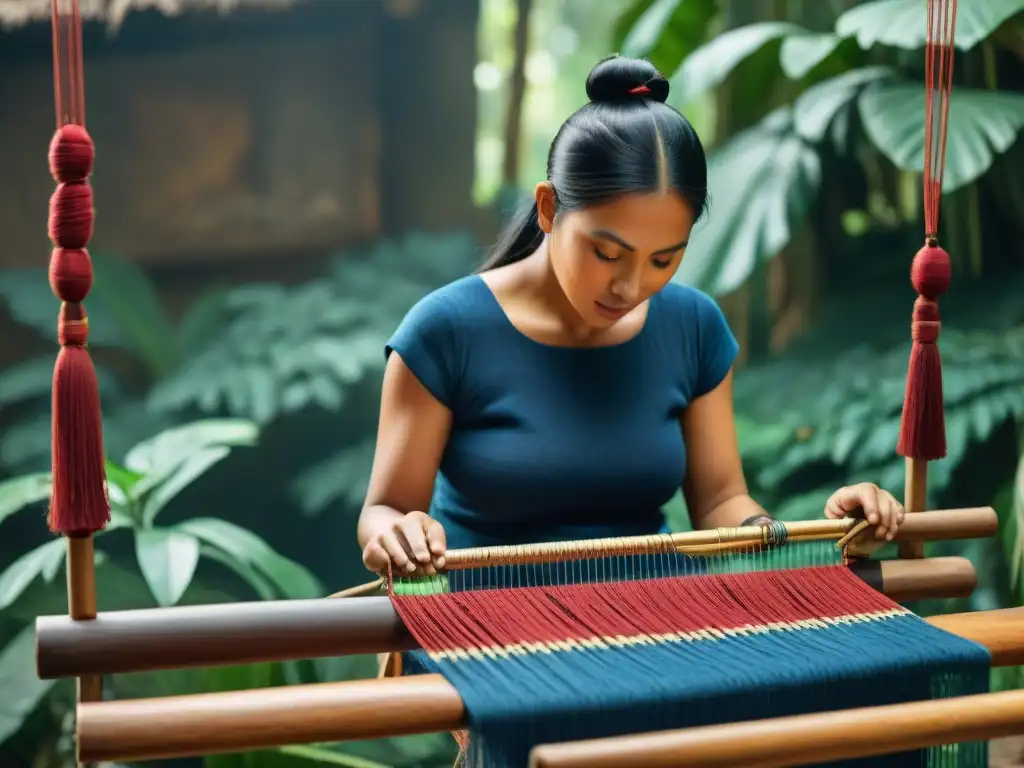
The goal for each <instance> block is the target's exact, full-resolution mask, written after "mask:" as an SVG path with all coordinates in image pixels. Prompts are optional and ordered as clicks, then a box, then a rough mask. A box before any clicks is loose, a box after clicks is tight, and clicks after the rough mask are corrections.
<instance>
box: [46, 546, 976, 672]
mask: <svg viewBox="0 0 1024 768" xmlns="http://www.w3.org/2000/svg"><path fill="white" fill-rule="evenodd" d="M851 567H852V570H853V571H854V573H856V574H857V575H858V576H859V577H860V578H861V579H863V580H864V581H865V582H867V583H868V584H869V585H870V586H871V587H872V588H874V589H876V590H879V591H881V592H884V593H885V594H886V595H888V596H889V597H891V598H892V599H893V600H897V601H908V600H919V599H925V598H933V597H963V596H966V595H969V594H971V592H972V591H973V589H974V586H975V583H976V581H977V577H976V575H975V572H974V566H972V565H971V563H970V562H969V561H968V560H966V559H964V558H957V557H943V558H928V559H925V560H915V561H899V560H889V561H871V560H866V561H861V562H857V563H855V564H853V565H852V566H851ZM414 647H415V640H413V638H412V636H411V635H410V634H409V633H408V632H407V631H406V629H405V625H404V624H402V621H401V619H400V618H399V617H398V614H397V613H396V612H395V609H394V606H393V605H392V604H391V600H390V599H389V598H387V597H359V598H351V599H345V600H281V601H266V602H253V603H232V604H227V605H201V606H180V607H176V608H150V609H144V610H132V611H115V612H108V613H101V614H100V615H99V616H98V617H97V618H96V619H93V620H92V621H89V622H76V621H72V620H71V619H69V618H68V617H66V616H43V617H40V618H39V619H37V620H36V668H37V672H38V675H39V677H40V678H42V679H44V680H51V679H54V678H60V677H70V676H77V675H84V674H101V673H102V674H118V673H123V672H147V671H153V670H159V669H184V668H190V667H213V666H221V665H232V664H257V663H265V662H271V661H288V660H294V659H312V658H321V657H329V656H342V655H349V654H358V653H384V652H388V651H404V650H409V649H411V648H414Z"/></svg>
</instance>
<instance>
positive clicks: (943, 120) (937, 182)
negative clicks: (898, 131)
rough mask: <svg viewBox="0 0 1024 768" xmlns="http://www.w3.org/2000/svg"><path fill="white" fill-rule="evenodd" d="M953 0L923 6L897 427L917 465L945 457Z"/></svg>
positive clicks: (902, 446)
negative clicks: (919, 145)
mask: <svg viewBox="0 0 1024 768" xmlns="http://www.w3.org/2000/svg"><path fill="white" fill-rule="evenodd" d="M956 11H957V0H928V32H927V42H926V44H925V88H926V92H925V130H924V144H925V146H924V153H925V165H924V190H923V198H924V221H925V244H924V246H923V247H922V248H921V250H919V251H918V252H917V255H915V256H914V261H913V264H912V265H911V268H910V281H911V283H912V284H913V286H914V290H915V291H917V294H918V296H917V300H916V301H915V302H914V314H913V319H912V322H911V335H912V338H913V345H912V347H911V352H910V364H909V366H908V370H907V388H906V396H905V398H904V402H903V419H902V423H901V425H900V437H899V444H898V446H897V448H896V450H897V452H898V453H899V454H900V455H901V456H905V457H907V458H909V459H915V460H918V461H931V460H934V459H941V458H943V457H944V456H945V455H946V424H945V416H944V413H943V404H942V361H941V358H940V356H939V348H938V345H937V342H938V339H939V329H940V328H941V325H942V323H941V318H940V315H939V305H938V298H939V296H941V295H942V294H943V293H945V292H946V290H947V289H948V288H949V283H950V279H951V277H952V268H951V265H950V259H949V254H948V253H946V251H945V250H944V249H943V248H941V247H940V246H939V239H938V238H939V204H940V202H941V200H942V179H943V174H944V171H945V166H946V130H947V126H948V118H949V102H950V97H951V95H952V90H953V59H954V51H955V49H954V47H953V40H954V37H955V32H956Z"/></svg>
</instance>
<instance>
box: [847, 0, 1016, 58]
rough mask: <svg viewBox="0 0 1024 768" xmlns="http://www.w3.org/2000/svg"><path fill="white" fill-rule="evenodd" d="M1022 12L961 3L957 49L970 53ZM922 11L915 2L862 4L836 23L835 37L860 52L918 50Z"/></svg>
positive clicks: (1008, 4) (994, 4)
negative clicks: (880, 47)
mask: <svg viewBox="0 0 1024 768" xmlns="http://www.w3.org/2000/svg"><path fill="white" fill-rule="evenodd" d="M1021 12H1024V0H985V2H983V3H960V4H959V5H958V7H957V18H956V47H957V48H959V49H960V50H961V51H969V50H971V49H972V48H974V47H975V46H976V45H978V44H979V43H981V42H983V41H984V40H985V39H986V38H987V37H989V35H991V34H993V33H994V32H995V31H996V30H997V29H998V28H999V27H1000V25H1002V24H1003V23H1004V22H1006V21H1007V20H1008V19H1010V18H1012V17H1013V16H1016V15H1017V14H1018V13H1021ZM924 14H925V8H924V7H923V6H922V4H921V3H920V2H918V0H874V2H867V3H861V4H860V5H857V6H855V7H853V8H851V9H850V10H848V11H847V12H846V13H844V14H843V15H842V16H840V17H839V20H838V21H837V22H836V37H837V38H845V37H854V38H856V40H857V43H858V44H859V45H860V47H861V48H865V49H867V48H871V47H873V46H875V45H887V46H892V47H894V48H904V49H907V50H917V49H918V48H921V47H922V46H923V45H924V44H925V34H926V30H927V25H926V23H925V17H924Z"/></svg>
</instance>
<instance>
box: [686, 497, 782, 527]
mask: <svg viewBox="0 0 1024 768" xmlns="http://www.w3.org/2000/svg"><path fill="white" fill-rule="evenodd" d="M757 515H766V516H767V515H768V513H767V512H766V511H765V510H764V508H763V507H762V506H761V505H760V504H758V503H757V502H756V501H754V500H753V499H752V498H750V496H749V495H747V494H745V493H743V494H738V495H736V496H733V497H731V498H729V499H726V500H725V501H723V502H722V503H721V504H719V505H718V506H716V507H713V508H712V509H711V510H710V511H709V512H708V513H707V514H706V515H704V516H702V517H701V518H700V519H699V520H694V527H696V528H701V529H707V528H736V527H738V526H740V525H742V524H743V522H744V521H745V520H748V519H749V518H751V517H754V516H757Z"/></svg>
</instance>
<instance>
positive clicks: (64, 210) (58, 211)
mask: <svg viewBox="0 0 1024 768" xmlns="http://www.w3.org/2000/svg"><path fill="white" fill-rule="evenodd" d="M92 224H93V208H92V187H90V186H89V182H88V181H68V182H64V183H63V184H60V185H58V186H57V189H56V191H55V192H54V193H53V195H52V196H51V197H50V220H49V222H48V226H47V230H48V233H49V235H50V240H51V241H52V242H53V243H55V244H56V245H57V246H59V247H61V248H85V246H86V245H88V244H89V240H91V239H92Z"/></svg>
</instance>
